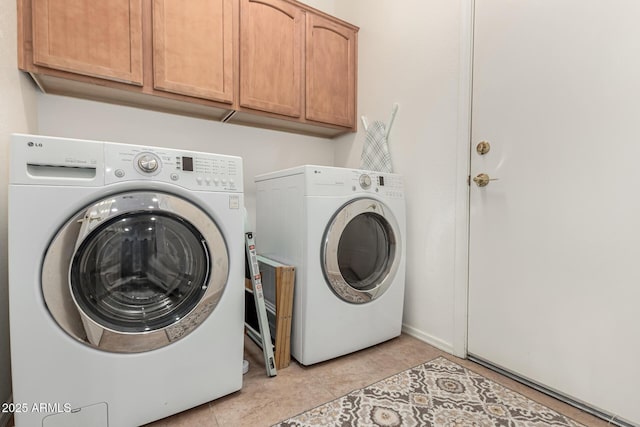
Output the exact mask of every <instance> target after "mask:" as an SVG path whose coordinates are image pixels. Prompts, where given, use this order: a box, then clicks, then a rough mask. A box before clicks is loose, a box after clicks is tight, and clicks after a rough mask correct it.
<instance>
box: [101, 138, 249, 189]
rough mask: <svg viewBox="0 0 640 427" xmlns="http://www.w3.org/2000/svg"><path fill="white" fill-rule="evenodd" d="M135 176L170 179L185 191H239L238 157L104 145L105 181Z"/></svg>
mask: <svg viewBox="0 0 640 427" xmlns="http://www.w3.org/2000/svg"><path fill="white" fill-rule="evenodd" d="M137 179H152V180H156V181H164V182H170V183H173V184H176V185H179V186H181V187H184V188H187V189H189V190H201V191H225V192H242V189H243V182H242V160H241V159H240V158H239V157H235V156H225V155H222V154H211V153H202V152H194V151H181V150H174V149H169V148H159V147H146V146H136V145H126V144H112V143H109V144H106V145H105V180H106V182H107V183H113V182H120V181H130V180H137Z"/></svg>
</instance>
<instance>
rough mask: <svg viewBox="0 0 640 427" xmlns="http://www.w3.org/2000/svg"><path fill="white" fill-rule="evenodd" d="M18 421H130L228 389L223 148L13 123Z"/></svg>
mask: <svg viewBox="0 0 640 427" xmlns="http://www.w3.org/2000/svg"><path fill="white" fill-rule="evenodd" d="M10 150H11V152H10V185H9V294H10V297H9V312H10V323H11V326H10V331H11V363H12V378H13V400H14V402H15V405H16V413H15V422H16V426H17V427H31V426H43V427H63V426H64V427H106V426H112V427H127V426H139V425H142V424H145V423H148V422H150V421H153V420H156V419H160V418H163V417H166V416H169V415H171V414H174V413H177V412H180V411H183V410H185V409H188V408H191V407H194V406H196V405H199V404H202V403H204V402H208V401H211V400H213V399H216V398H218V397H220V396H223V395H226V394H229V393H231V392H234V391H236V390H239V389H240V388H241V386H242V360H243V326H244V299H243V297H244V295H243V293H244V246H243V245H244V243H243V230H244V227H243V212H242V206H243V182H242V160H241V159H240V158H238V157H231V156H222V155H216V154H207V153H200V152H187V151H184V150H174V149H166V148H156V147H145V146H133V145H125V144H115V143H106V142H95V141H83V140H68V139H61V138H51V137H42V136H32V135H14V136H13V138H12V141H11V147H10Z"/></svg>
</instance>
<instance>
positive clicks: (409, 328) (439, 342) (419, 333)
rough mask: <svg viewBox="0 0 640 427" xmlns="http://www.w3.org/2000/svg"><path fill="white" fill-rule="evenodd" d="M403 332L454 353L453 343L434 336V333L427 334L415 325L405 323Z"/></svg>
mask: <svg viewBox="0 0 640 427" xmlns="http://www.w3.org/2000/svg"><path fill="white" fill-rule="evenodd" d="M402 332H404V333H405V334H407V335H411V336H412V337H414V338H417V339H419V340H420V341H424V342H426V343H427V344H429V345H432V346H434V347H436V348H437V349H439V350H442V351H446V352H447V353H449V354H454V352H453V344H451V343H449V342H446V341H444V340H442V339H440V338H437V337H434V336H433V335H430V334H427V333H426V332H423V331H421V330H420V329H416V328H414V327H413V326H409V325H407V324H405V323H403V324H402Z"/></svg>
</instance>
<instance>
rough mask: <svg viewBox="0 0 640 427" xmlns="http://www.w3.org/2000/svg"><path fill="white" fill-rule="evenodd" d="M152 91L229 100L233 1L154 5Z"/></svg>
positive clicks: (173, 0)
mask: <svg viewBox="0 0 640 427" xmlns="http://www.w3.org/2000/svg"><path fill="white" fill-rule="evenodd" d="M153 68H154V80H153V87H154V88H155V89H159V90H164V91H167V92H173V93H179V94H183V95H189V96H195V97H199V98H205V99H211V100H214V101H220V102H226V103H231V102H232V101H233V0H189V1H182V0H154V1H153Z"/></svg>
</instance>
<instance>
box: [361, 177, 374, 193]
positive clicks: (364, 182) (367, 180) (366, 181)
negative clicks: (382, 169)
mask: <svg viewBox="0 0 640 427" xmlns="http://www.w3.org/2000/svg"><path fill="white" fill-rule="evenodd" d="M360 187H362V189H363V190H366V189H367V188H369V187H371V177H370V176H369V175H367V174H362V175H360Z"/></svg>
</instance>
